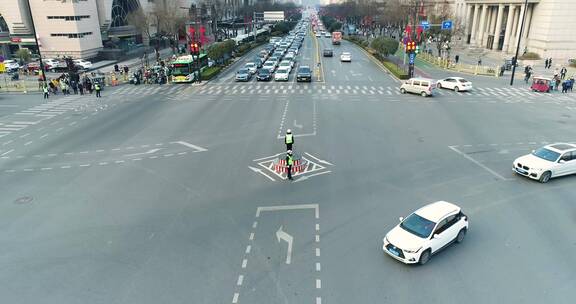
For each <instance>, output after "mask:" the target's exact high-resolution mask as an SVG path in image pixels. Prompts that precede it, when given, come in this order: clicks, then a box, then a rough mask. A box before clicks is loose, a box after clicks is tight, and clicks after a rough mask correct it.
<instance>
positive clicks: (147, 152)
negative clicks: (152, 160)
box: [124, 148, 162, 157]
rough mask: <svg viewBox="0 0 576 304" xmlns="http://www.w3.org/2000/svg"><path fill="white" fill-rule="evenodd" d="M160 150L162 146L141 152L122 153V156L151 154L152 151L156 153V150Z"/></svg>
mask: <svg viewBox="0 0 576 304" xmlns="http://www.w3.org/2000/svg"><path fill="white" fill-rule="evenodd" d="M160 150H162V148H158V149H151V150H148V151H146V152H142V153H134V154H126V155H124V156H127V157H130V156H137V155H145V154H153V153H156V152H158V151H160Z"/></svg>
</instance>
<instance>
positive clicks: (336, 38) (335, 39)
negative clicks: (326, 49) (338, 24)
mask: <svg viewBox="0 0 576 304" xmlns="http://www.w3.org/2000/svg"><path fill="white" fill-rule="evenodd" d="M340 40H342V32H332V44H334V45H339V44H340Z"/></svg>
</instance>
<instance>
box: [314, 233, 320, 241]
mask: <svg viewBox="0 0 576 304" xmlns="http://www.w3.org/2000/svg"><path fill="white" fill-rule="evenodd" d="M315 241H316V243H319V242H320V236H319V235H318V234H317V235H316V237H315Z"/></svg>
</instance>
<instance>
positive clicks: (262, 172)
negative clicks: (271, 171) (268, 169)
mask: <svg viewBox="0 0 576 304" xmlns="http://www.w3.org/2000/svg"><path fill="white" fill-rule="evenodd" d="M248 168H250V170H252V171H254V172H257V173H260V174H262V175H264V176H266V177H267V178H268V179H269V180H271V181H273V182H275V181H276V180H275V179H273V178H272V177H270V176H268V175H267V174H266V173H264V171H262V170H260V169H258V168H254V167H250V166H248Z"/></svg>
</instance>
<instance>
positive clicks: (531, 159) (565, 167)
mask: <svg viewBox="0 0 576 304" xmlns="http://www.w3.org/2000/svg"><path fill="white" fill-rule="evenodd" d="M512 171H514V172H516V173H518V174H520V175H523V176H526V177H529V178H531V179H535V180H538V181H540V182H541V183H547V182H548V181H549V180H550V178H552V177H558V176H562V175H568V174H574V173H576V145H574V144H568V143H555V144H550V145H547V146H544V147H542V148H540V149H537V150H534V151H532V153H530V154H527V155H524V156H521V157H518V158H517V159H515V160H514V162H513V163H512Z"/></svg>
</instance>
